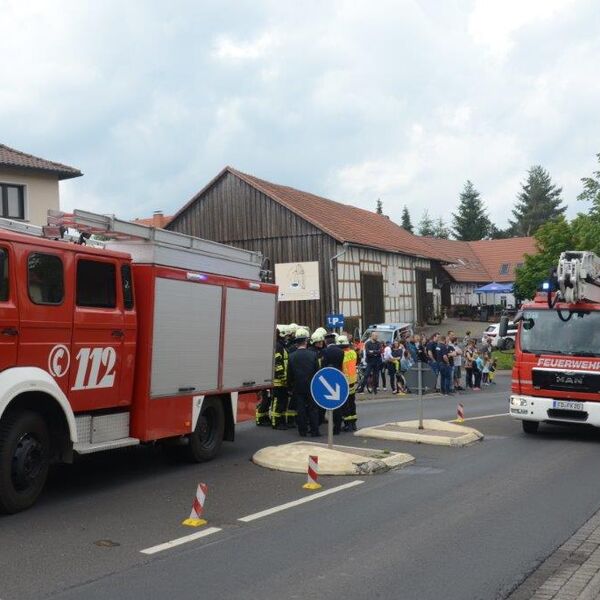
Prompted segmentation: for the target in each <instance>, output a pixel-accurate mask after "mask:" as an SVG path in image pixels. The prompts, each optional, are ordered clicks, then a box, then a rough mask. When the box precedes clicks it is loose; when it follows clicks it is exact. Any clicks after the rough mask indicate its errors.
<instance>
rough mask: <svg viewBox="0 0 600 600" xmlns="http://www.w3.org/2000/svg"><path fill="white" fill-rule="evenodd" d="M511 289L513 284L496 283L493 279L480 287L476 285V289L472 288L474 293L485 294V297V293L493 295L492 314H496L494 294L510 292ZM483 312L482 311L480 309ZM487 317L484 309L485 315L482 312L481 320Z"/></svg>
mask: <svg viewBox="0 0 600 600" xmlns="http://www.w3.org/2000/svg"><path fill="white" fill-rule="evenodd" d="M512 291H513V284H512V283H496V282H495V281H492V283H488V284H487V285H482V286H481V287H478V288H477V289H476V290H474V292H475V293H476V294H486V299H487V294H493V295H494V301H493V305H494V308H493V311H492V313H493V314H496V294H512ZM479 304H481V302H479ZM482 312H483V311H482ZM486 319H487V310H486V311H485V315H483V314H482V320H486Z"/></svg>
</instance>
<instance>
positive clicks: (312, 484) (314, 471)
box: [302, 456, 323, 490]
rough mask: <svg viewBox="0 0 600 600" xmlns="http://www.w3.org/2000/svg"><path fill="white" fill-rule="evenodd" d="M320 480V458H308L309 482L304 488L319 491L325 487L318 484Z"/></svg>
mask: <svg viewBox="0 0 600 600" xmlns="http://www.w3.org/2000/svg"><path fill="white" fill-rule="evenodd" d="M318 478H319V457H318V456H309V457H308V481H307V482H306V483H305V484H304V485H303V486H302V487H303V488H304V489H305V490H318V489H320V488H322V487H323V486H322V485H321V484H320V483H318V482H317V479H318Z"/></svg>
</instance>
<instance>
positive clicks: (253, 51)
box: [212, 32, 275, 62]
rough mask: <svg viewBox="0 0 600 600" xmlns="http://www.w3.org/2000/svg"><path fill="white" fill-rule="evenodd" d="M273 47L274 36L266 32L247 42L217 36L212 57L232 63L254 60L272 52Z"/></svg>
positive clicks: (227, 36)
mask: <svg viewBox="0 0 600 600" xmlns="http://www.w3.org/2000/svg"><path fill="white" fill-rule="evenodd" d="M274 46H275V36H273V35H272V34H271V33H268V32H267V33H263V34H262V35H260V36H259V37H257V38H255V39H254V40H252V41H249V42H239V41H235V40H234V39H233V38H232V37H231V36H229V35H219V36H218V37H217V39H216V40H215V44H214V47H213V50H212V56H213V57H214V58H217V59H219V60H223V61H232V62H242V61H248V60H256V59H259V58H262V57H264V56H265V54H266V53H267V52H270V51H273V49H274Z"/></svg>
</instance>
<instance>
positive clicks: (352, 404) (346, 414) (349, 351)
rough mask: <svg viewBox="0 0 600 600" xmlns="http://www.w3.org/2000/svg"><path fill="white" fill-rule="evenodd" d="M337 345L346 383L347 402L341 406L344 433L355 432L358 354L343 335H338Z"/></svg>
mask: <svg viewBox="0 0 600 600" xmlns="http://www.w3.org/2000/svg"><path fill="white" fill-rule="evenodd" d="M338 344H339V346H340V348H341V349H342V350H343V351H344V364H343V369H342V370H343V371H344V375H345V376H346V381H347V382H348V388H349V392H348V400H346V404H344V406H342V414H343V417H342V419H343V421H344V431H356V429H357V427H356V422H357V420H358V417H357V416H356V382H357V380H358V373H357V366H358V354H357V352H356V350H355V349H354V348H353V347H352V345H351V344H350V341H349V340H348V338H347V337H346V336H345V335H340V337H339V338H338Z"/></svg>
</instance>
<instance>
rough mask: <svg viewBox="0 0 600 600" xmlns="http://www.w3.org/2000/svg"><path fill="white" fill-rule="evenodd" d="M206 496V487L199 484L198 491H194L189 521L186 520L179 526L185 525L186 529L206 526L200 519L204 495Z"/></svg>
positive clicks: (203, 484) (204, 500) (204, 499)
mask: <svg viewBox="0 0 600 600" xmlns="http://www.w3.org/2000/svg"><path fill="white" fill-rule="evenodd" d="M207 494H208V486H207V485H206V484H205V483H199V484H198V489H197V490H196V497H195V498H194V502H193V503H192V512H191V513H190V517H189V519H186V520H185V521H183V522H182V523H181V524H182V525H187V526H188V527H200V526H201V525H206V521H205V520H204V519H203V518H202V513H203V512H204V503H205V502H206V495H207Z"/></svg>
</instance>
